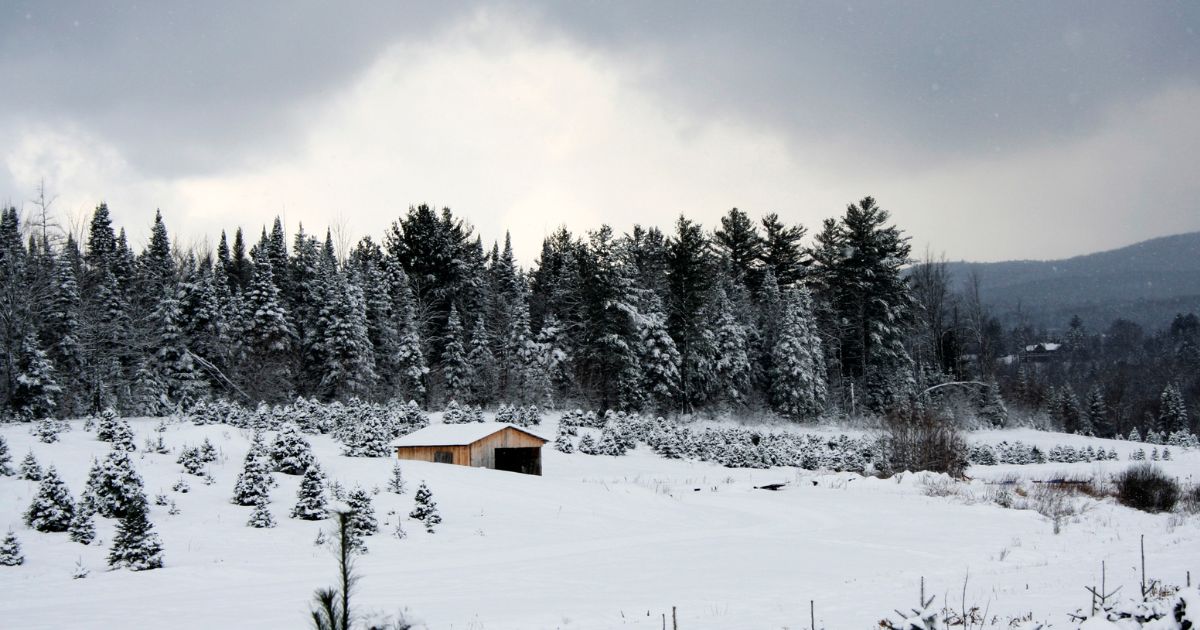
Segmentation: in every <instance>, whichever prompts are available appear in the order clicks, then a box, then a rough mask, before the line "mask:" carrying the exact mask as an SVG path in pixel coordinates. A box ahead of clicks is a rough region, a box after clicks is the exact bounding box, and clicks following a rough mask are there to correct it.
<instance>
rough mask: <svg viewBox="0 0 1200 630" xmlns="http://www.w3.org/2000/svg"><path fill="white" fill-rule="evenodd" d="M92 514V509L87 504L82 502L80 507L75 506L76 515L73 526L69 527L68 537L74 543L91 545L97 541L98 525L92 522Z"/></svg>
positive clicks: (73, 518) (72, 520) (72, 522)
mask: <svg viewBox="0 0 1200 630" xmlns="http://www.w3.org/2000/svg"><path fill="white" fill-rule="evenodd" d="M92 514H93V510H92V507H91V505H88V504H87V503H84V502H82V501H80V503H79V505H77V506H75V515H74V516H72V517H71V524H70V525H68V526H67V537H68V538H70V539H71V541H72V542H77V543H79V544H81V545H90V544H92V541H93V540H96V523H95V522H94V521H93V520H92Z"/></svg>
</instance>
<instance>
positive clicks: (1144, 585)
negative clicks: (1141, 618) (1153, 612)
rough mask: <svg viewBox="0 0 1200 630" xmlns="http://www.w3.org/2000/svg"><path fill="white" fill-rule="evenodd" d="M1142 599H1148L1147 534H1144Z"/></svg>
mask: <svg viewBox="0 0 1200 630" xmlns="http://www.w3.org/2000/svg"><path fill="white" fill-rule="evenodd" d="M1142 599H1143V600H1144V599H1146V535H1145V534H1142Z"/></svg>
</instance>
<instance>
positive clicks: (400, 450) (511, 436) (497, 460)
mask: <svg viewBox="0 0 1200 630" xmlns="http://www.w3.org/2000/svg"><path fill="white" fill-rule="evenodd" d="M548 441H549V440H547V439H545V438H543V437H541V436H538V435H536V434H534V433H532V432H530V431H528V430H526V429H523V428H521V427H515V426H513V425H511V424H504V423H501V422H469V423H466V424H434V425H430V426H428V427H425V428H424V429H420V430H418V431H414V432H412V433H409V434H408V435H405V436H403V437H400V438H399V439H397V440H396V441H395V442H392V446H394V447H395V448H396V457H398V458H400V459H409V460H417V461H425V462H437V463H440V464H458V465H460V466H475V467H480V468H493V469H495V470H507V471H510V472H517V473H524V474H526V475H540V474H542V446H543V445H544V444H545V443H546V442H548Z"/></svg>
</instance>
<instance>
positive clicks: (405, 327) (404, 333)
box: [396, 305, 429, 400]
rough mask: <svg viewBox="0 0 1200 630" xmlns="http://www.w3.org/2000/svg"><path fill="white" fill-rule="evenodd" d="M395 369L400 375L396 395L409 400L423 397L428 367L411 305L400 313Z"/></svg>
mask: <svg viewBox="0 0 1200 630" xmlns="http://www.w3.org/2000/svg"><path fill="white" fill-rule="evenodd" d="M396 369H397V370H398V374H399V377H400V382H399V383H398V385H399V387H398V388H397V392H396V393H397V395H399V396H400V397H402V398H407V399H410V400H416V399H424V397H425V375H426V374H427V373H428V372H429V368H428V367H427V366H426V365H425V354H424V353H423V352H422V351H421V334H420V331H419V329H418V327H417V322H416V316H415V315H414V313H413V309H412V306H411V305H409V306H408V307H407V308H405V309H404V311H402V312H401V313H400V341H399V344H398V346H397V348H396Z"/></svg>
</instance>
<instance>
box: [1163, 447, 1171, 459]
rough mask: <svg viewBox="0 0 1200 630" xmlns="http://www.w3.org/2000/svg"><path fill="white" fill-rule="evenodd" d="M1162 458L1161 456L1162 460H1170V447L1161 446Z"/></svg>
mask: <svg viewBox="0 0 1200 630" xmlns="http://www.w3.org/2000/svg"><path fill="white" fill-rule="evenodd" d="M1162 458H1163V461H1164V462H1169V461H1171V449H1169V448H1167V447H1165V446H1164V447H1163V452H1162Z"/></svg>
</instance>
